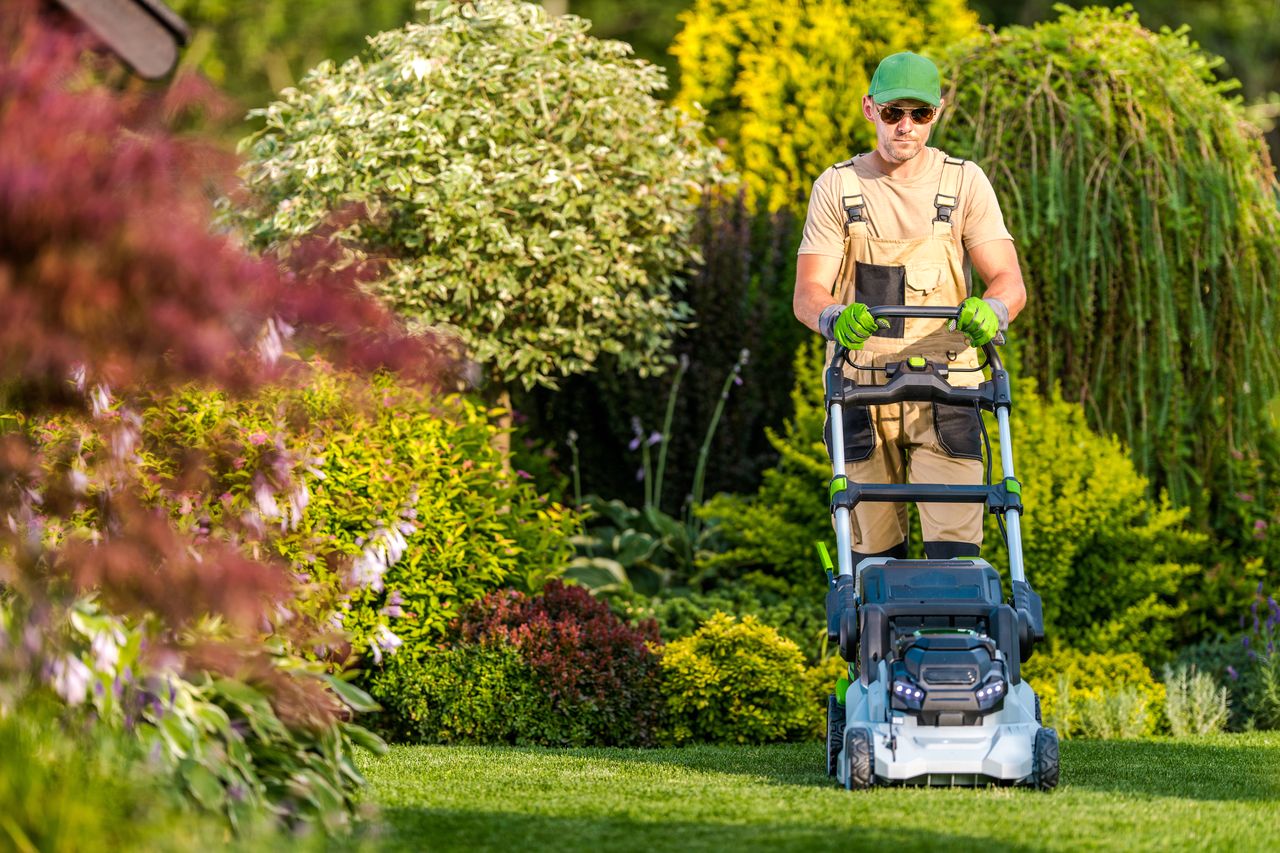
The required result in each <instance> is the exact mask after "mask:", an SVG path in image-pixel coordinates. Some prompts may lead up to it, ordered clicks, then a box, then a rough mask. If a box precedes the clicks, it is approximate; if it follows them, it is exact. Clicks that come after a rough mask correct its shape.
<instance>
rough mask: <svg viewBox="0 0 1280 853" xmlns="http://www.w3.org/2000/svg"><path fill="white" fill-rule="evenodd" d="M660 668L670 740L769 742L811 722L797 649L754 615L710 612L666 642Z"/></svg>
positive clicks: (797, 734)
mask: <svg viewBox="0 0 1280 853" xmlns="http://www.w3.org/2000/svg"><path fill="white" fill-rule="evenodd" d="M662 669H663V673H664V676H665V678H664V680H663V690H664V692H665V693H666V697H667V712H668V714H669V718H668V720H669V722H668V724H669V726H670V732H669V735H670V738H671V739H672V740H673V741H675V742H676V743H687V742H690V741H703V742H712V743H769V742H773V741H785V740H792V739H795V738H797V737H800V736H802V735H806V734H808V733H809V731H810V729H811V728H812V726H811V723H812V709H811V708H809V707H808V706H809V705H811V704H812V701H811V699H812V697H811V696H810V691H809V690H808V689H807V686H808V683H807V680H806V673H805V666H804V655H803V654H802V653H801V652H800V648H799V646H797V645H796V644H795V643H794V642H792V641H791V640H788V639H786V638H785V637H783V636H782V635H781V634H779V633H778V632H777V630H775V629H774V628H771V627H770V626H768V625H765V624H763V623H762V622H760V621H759V620H757V619H756V618H755V617H753V616H744V617H742V621H737V620H735V619H734V618H733V617H732V616H729V615H727V614H725V613H716V614H715V615H714V616H712V617H711V618H710V619H708V620H707V621H706V623H705V624H703V626H702V627H701V628H699V629H698V631H697V632H696V633H694V634H692V635H690V636H688V637H685V638H684V639H681V640H676V641H675V642H674V643H671V644H670V645H669V646H667V647H666V650H665V651H664V653H663V656H662ZM824 702H825V700H824Z"/></svg>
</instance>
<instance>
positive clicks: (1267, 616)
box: [1228, 583, 1280, 729]
mask: <svg viewBox="0 0 1280 853" xmlns="http://www.w3.org/2000/svg"><path fill="white" fill-rule="evenodd" d="M1240 621H1241V626H1242V627H1245V628H1246V631H1247V632H1246V633H1245V634H1244V636H1243V637H1242V638H1241V643H1242V644H1243V646H1244V649H1245V657H1246V659H1247V661H1248V663H1247V664H1246V666H1245V667H1244V669H1243V670H1242V671H1238V672H1237V671H1235V670H1234V669H1231V668H1229V672H1228V675H1234V677H1236V678H1237V679H1238V681H1239V684H1240V688H1239V689H1240V693H1241V702H1242V704H1243V705H1244V710H1245V712H1246V714H1247V715H1248V717H1249V718H1250V719H1251V720H1252V721H1253V724H1254V725H1255V726H1256V727H1257V728H1260V729H1280V604H1277V603H1276V600H1275V597H1274V596H1271V595H1267V594H1266V593H1265V591H1264V586H1263V584H1262V583H1259V584H1258V588H1257V591H1256V593H1255V595H1254V599H1253V603H1252V604H1250V605H1249V616H1248V620H1246V619H1245V617H1243V616H1242V617H1241V620H1240Z"/></svg>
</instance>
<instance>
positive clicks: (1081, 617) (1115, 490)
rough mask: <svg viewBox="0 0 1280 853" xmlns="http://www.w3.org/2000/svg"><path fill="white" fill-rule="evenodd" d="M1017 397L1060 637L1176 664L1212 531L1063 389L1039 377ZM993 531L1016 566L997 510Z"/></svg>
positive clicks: (1022, 470) (1027, 519)
mask: <svg viewBox="0 0 1280 853" xmlns="http://www.w3.org/2000/svg"><path fill="white" fill-rule="evenodd" d="M1014 401H1015V402H1014V409H1013V415H1012V418H1011V420H1012V429H1013V435H1014V460H1015V462H1016V466H1017V467H1016V471H1017V474H1018V479H1019V480H1020V481H1021V483H1022V493H1023V500H1024V504H1025V507H1026V511H1025V513H1024V514H1023V516H1022V522H1021V524H1022V542H1023V556H1024V558H1025V563H1026V567H1027V577H1028V579H1029V580H1030V581H1031V583H1032V585H1033V586H1034V587H1035V589H1036V591H1037V592H1039V593H1040V596H1041V599H1042V600H1043V603H1044V616H1045V624H1046V626H1047V627H1048V630H1049V631H1050V632H1051V633H1050V636H1052V637H1054V638H1055V640H1056V641H1057V642H1059V643H1062V644H1064V645H1067V646H1070V647H1072V648H1076V649H1080V650H1082V651H1096V652H1135V653H1137V654H1138V655H1140V656H1141V657H1142V659H1143V660H1144V661H1146V662H1147V663H1148V664H1149V665H1152V666H1159V665H1161V664H1163V663H1165V662H1167V661H1169V660H1170V659H1171V658H1172V656H1173V654H1174V652H1175V645H1174V642H1173V640H1174V637H1175V635H1176V633H1177V631H1178V624H1177V623H1178V619H1179V618H1180V617H1181V616H1182V615H1183V613H1184V612H1185V611H1186V603H1185V600H1184V595H1185V592H1186V590H1188V589H1192V588H1195V586H1196V585H1197V584H1198V581H1199V576H1200V574H1201V572H1202V571H1203V569H1202V567H1201V565H1199V564H1198V563H1199V561H1201V560H1203V559H1204V558H1205V557H1206V556H1207V554H1206V549H1205V548H1204V545H1205V542H1206V537H1205V536H1204V535H1203V534H1201V533H1197V532H1193V531H1192V530H1191V529H1190V527H1189V525H1188V524H1187V522H1186V518H1187V510H1186V509H1181V508H1175V507H1173V506H1172V505H1170V503H1169V501H1168V500H1167V499H1166V498H1165V496H1163V495H1161V496H1160V497H1159V499H1152V498H1150V497H1148V486H1147V481H1146V478H1144V477H1142V476H1141V475H1139V474H1138V473H1137V471H1136V470H1135V467H1134V464H1133V462H1132V461H1131V459H1130V458H1129V455H1128V454H1127V453H1126V452H1125V448H1124V446H1123V445H1122V444H1121V443H1120V442H1119V441H1118V440H1117V439H1116V438H1115V437H1113V436H1103V435H1098V434H1097V433H1094V432H1092V431H1091V430H1090V429H1089V427H1088V425H1087V423H1086V419H1085V416H1084V412H1083V410H1082V409H1081V408H1080V407H1079V406H1076V405H1074V404H1071V403H1068V402H1066V401H1064V400H1063V399H1062V398H1061V397H1060V396H1059V395H1058V394H1057V393H1056V392H1055V393H1054V394H1053V395H1052V396H1050V397H1041V396H1040V395H1038V394H1035V393H1034V392H1032V391H1031V388H1030V383H1029V382H1020V383H1017V387H1016V389H1015V397H1014ZM989 426H990V429H991V430H992V453H993V454H995V455H996V457H997V459H998V455H999V442H998V440H997V439H996V436H995V434H994V430H995V426H994V424H990V425H989ZM998 469H999V465H998V464H997V465H996V466H995V470H996V473H995V474H993V476H999V474H998ZM985 535H986V543H987V544H986V545H985V546H984V554H985V556H986V557H987V559H988V560H990V561H991V563H992V564H993V565H995V566H996V567H997V568H998V569H1000V570H1001V571H1002V572H1007V568H1006V566H1007V554H1006V552H1005V549H1004V543H1003V542H1002V541H1001V539H1000V532H999V529H998V528H997V526H996V524H995V518H994V516H988V519H987V524H986V533H985Z"/></svg>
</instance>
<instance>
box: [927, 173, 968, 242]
mask: <svg viewBox="0 0 1280 853" xmlns="http://www.w3.org/2000/svg"><path fill="white" fill-rule="evenodd" d="M963 176H964V160H962V159H960V158H959V157H944V158H943V161H942V180H940V181H938V194H937V195H935V196H934V198H933V206H934V208H935V209H936V210H937V211H938V213H937V215H936V216H934V218H933V233H934V236H946V237H950V236H951V214H952V213H953V212H954V211H955V209H956V208H957V207H958V206H959V205H960V179H961V178H962V177H963Z"/></svg>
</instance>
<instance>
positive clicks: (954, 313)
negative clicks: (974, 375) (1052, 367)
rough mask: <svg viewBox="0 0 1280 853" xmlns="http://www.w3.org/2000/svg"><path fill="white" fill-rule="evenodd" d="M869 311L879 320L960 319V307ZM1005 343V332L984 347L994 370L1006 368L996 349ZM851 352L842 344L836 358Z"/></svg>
mask: <svg viewBox="0 0 1280 853" xmlns="http://www.w3.org/2000/svg"><path fill="white" fill-rule="evenodd" d="M867 310H868V311H870V312H871V316H872V317H875V318H876V319H879V318H881V317H893V318H897V317H905V318H909V319H919V320H956V321H958V320H959V319H960V306H958V305H957V306H955V307H954V308H952V307H950V306H946V305H874V306H867ZM1004 343H1005V337H1004V332H997V333H996V336H995V337H994V338H992V339H991V340H990V341H988V342H987V343H985V344H983V345H982V351H983V352H984V353H985V354H986V356H987V362H988V363H989V364H990V365H991V366H992V367H994V368H997V369H1000V368H1002V367H1003V366H1004V364H1003V362H1001V360H1000V356H999V354H997V353H996V347H997V346H1001V345H1003V344H1004ZM848 352H849V350H848V348H847V347H843V346H841V345H840V344H836V357H837V358H840V359H843V358H844V357H845V356H846V355H847V354H848Z"/></svg>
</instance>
